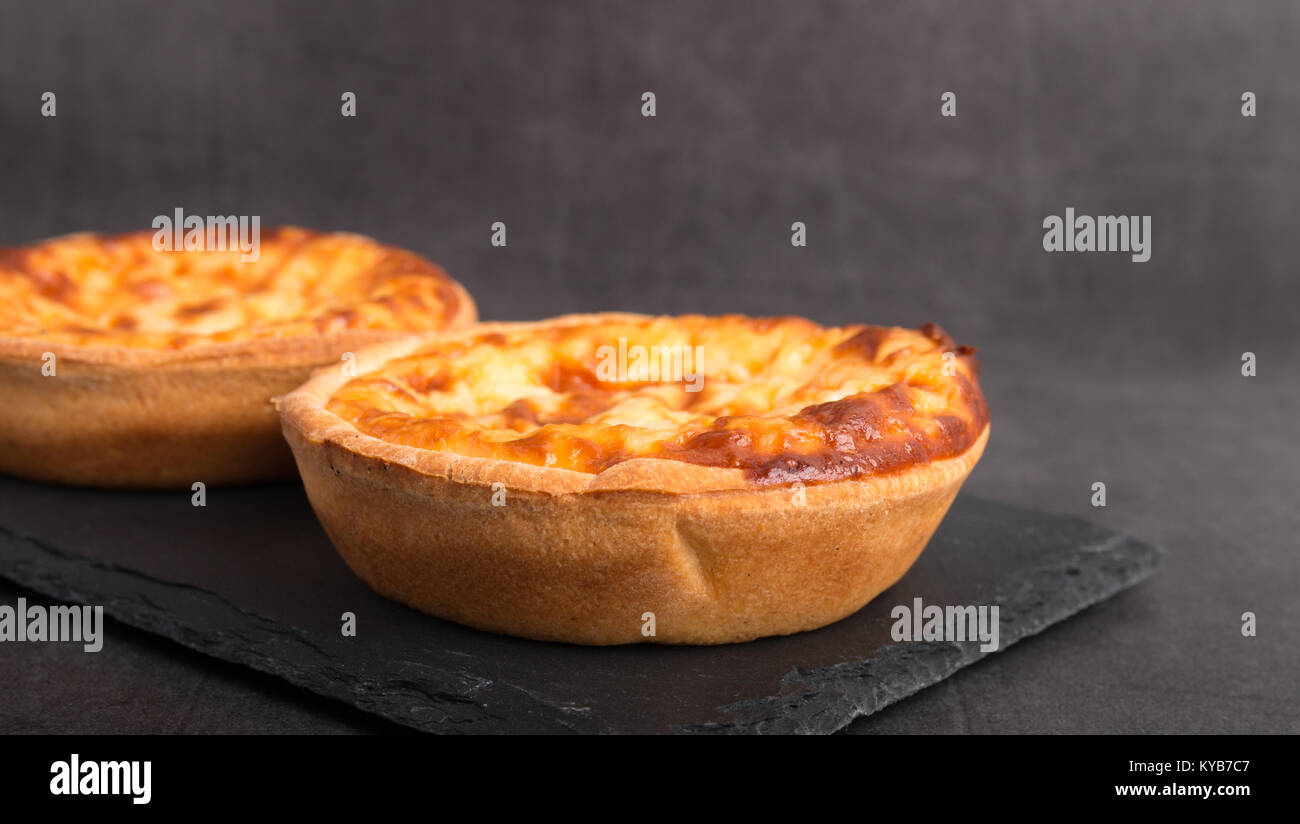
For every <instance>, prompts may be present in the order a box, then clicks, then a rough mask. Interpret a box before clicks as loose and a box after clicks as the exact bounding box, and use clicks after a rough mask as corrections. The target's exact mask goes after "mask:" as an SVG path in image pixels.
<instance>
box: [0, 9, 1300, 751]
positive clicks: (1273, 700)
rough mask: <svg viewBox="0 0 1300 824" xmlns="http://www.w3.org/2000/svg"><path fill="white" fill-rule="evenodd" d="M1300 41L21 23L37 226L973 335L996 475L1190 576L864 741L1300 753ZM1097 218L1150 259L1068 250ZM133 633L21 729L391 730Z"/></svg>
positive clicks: (8, 191) (745, 25) (287, 22)
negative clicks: (1070, 735)
mask: <svg viewBox="0 0 1300 824" xmlns="http://www.w3.org/2000/svg"><path fill="white" fill-rule="evenodd" d="M1298 42H1300V6H1297V5H1296V4H1294V3H1290V2H1284V1H1280V2H1252V3H1241V4H1229V3H1219V2H1205V1H1203V0H1197V1H1196V2H1185V1H1184V2H1173V1H1172V0H1170V1H1169V2H1091V3H1083V2H1076V3H1064V2H1037V3H1029V2H1023V3H1003V2H987V3H979V4H968V3H959V2H952V3H907V4H895V3H866V2H856V3H850V2H819V3H777V2H768V1H766V0H764V1H763V2H725V3H708V4H705V3H663V2H655V3H647V2H639V3H610V2H587V3H550V4H537V3H522V2H521V3H482V4H479V3H416V2H411V3H338V2H334V3H315V2H306V1H305V0H304V2H258V3H254V2H235V3H220V4H218V3H213V4H206V5H202V6H189V5H186V6H180V5H179V4H173V3H163V2H157V3H146V2H130V3H92V2H85V3H64V2H44V3H40V4H24V5H22V6H19V5H17V4H16V3H11V2H6V3H4V4H3V5H0V55H3V58H0V180H2V181H3V184H2V185H3V192H4V194H3V198H0V208H2V209H3V212H2V213H0V214H2V215H3V221H2V222H0V244H12V243H18V242H23V241H27V240H32V239H36V238H40V237H44V236H48V235H52V234H59V233H64V232H69V231H74V230H80V229H100V230H127V229H133V228H142V227H147V226H148V225H149V223H150V221H151V220H152V218H153V216H154V215H157V214H162V213H168V214H169V213H170V212H171V211H172V210H173V209H174V208H176V207H182V208H184V209H185V210H186V211H187V212H190V213H196V214H259V215H261V216H262V220H263V223H264V225H270V224H274V223H299V224H304V225H309V226H313V227H318V228H338V229H348V230H354V231H360V232H363V233H366V234H370V235H373V236H375V237H377V238H380V239H382V240H384V241H389V242H393V243H397V244H400V245H405V246H408V247H411V248H414V249H416V250H418V251H420V252H422V253H424V254H426V255H427V256H429V257H430V258H432V259H434V260H436V261H439V262H440V263H442V264H443V265H444V266H446V267H447V269H448V270H449V271H451V272H452V273H453V275H454V276H456V277H457V278H458V279H460V280H461V281H462V282H463V283H465V284H466V286H467V287H468V288H469V289H470V291H471V292H472V293H473V294H474V296H475V298H476V299H477V300H478V302H479V305H480V309H481V312H482V315H483V316H484V317H485V318H489V319H504V318H533V317H543V316H547V315H553V314H561V313H566V312H574V311H585V310H606V309H623V310H635V311H643V312H686V311H700V312H713V313H716V312H732V311H735V312H745V313H750V314H773V313H795V314H802V315H807V316H810V317H813V318H815V319H817V320H820V321H823V322H827V323H840V322H850V321H867V322H875V323H885V324H904V325H915V324H919V323H921V322H924V321H927V320H934V321H937V322H939V323H940V324H941V325H943V326H944V327H946V328H947V329H948V330H949V331H950V332H951V333H952V334H953V335H954V336H955V337H956V338H957V339H958V340H959V341H960V342H963V343H969V344H973V345H975V346H977V347H979V349H980V357H981V361H982V364H983V369H984V384H985V389H986V392H987V394H988V395H989V399H990V404H991V406H992V410H993V417H994V434H993V440H992V442H991V444H990V447H989V450H988V452H987V453H986V457H985V458H984V460H983V462H982V463H981V465H980V467H979V468H978V469H977V471H976V473H975V475H974V476H973V477H972V479H971V481H970V483H969V485H968V489H969V490H971V491H974V492H977V493H979V494H984V495H990V496H993V497H998V498H1002V499H1005V500H1009V501H1014V502H1017V503H1021V504H1025V505H1030V506H1038V507H1041V508H1045V509H1049V510H1054V511H1059V512H1066V513H1072V514H1077V515H1081V516H1084V517H1088V518H1091V519H1094V520H1096V521H1098V522H1100V523H1104V524H1106V525H1108V526H1111V527H1114V528H1118V529H1123V530H1126V531H1129V532H1131V533H1133V534H1135V535H1137V536H1139V537H1141V538H1144V539H1147V540H1151V541H1154V542H1157V543H1160V544H1162V545H1164V546H1165V547H1166V548H1167V549H1168V550H1169V558H1168V562H1167V566H1166V569H1165V570H1164V571H1163V572H1162V573H1161V574H1160V575H1159V576H1158V577H1157V578H1155V579H1152V580H1151V581H1149V582H1147V583H1145V584H1143V585H1141V586H1139V587H1138V588H1137V589H1135V590H1132V591H1130V592H1128V593H1125V594H1124V595H1122V596H1120V597H1118V598H1116V599H1114V600H1113V601H1111V602H1109V603H1107V604H1105V605H1102V606H1100V607H1098V608H1095V609H1093V610H1090V611H1089V612H1088V613H1086V614H1085V615H1083V616H1080V617H1079V618H1077V619H1075V620H1073V621H1071V622H1069V623H1068V624H1067V625H1063V626H1061V627H1058V628H1055V629H1053V630H1051V631H1049V632H1048V633H1046V634H1044V635H1043V636H1040V637H1038V638H1035V639H1032V640H1030V641H1028V642H1025V643H1023V644H1021V645H1019V646H1017V647H1015V648H1012V649H1010V650H1008V651H1007V652H1005V653H1004V654H1000V655H997V656H994V657H993V658H992V659H991V660H988V661H986V662H983V663H981V664H978V665H976V666H975V667H973V668H971V669H970V670H968V671H964V672H962V673H960V674H959V675H958V676H956V677H954V678H952V679H950V680H949V681H947V682H945V683H944V684H943V685H941V686H938V687H935V688H933V689H930V690H928V691H926V692H925V693H923V694H921V695H919V696H917V697H915V698H913V699H909V700H907V701H905V702H903V703H902V704H900V705H898V706H897V707H895V708H893V709H891V710H889V711H886V712H884V713H882V714H880V715H878V716H876V717H874V718H872V719H868V720H865V721H860V722H858V723H857V724H855V726H854V729H855V731H1059V730H1069V731H1093V730H1119V731H1139V730H1176V731H1193V730H1242V731H1251V730H1253V731H1267V730H1287V731H1292V732H1294V731H1300V705H1298V704H1297V701H1296V700H1295V697H1296V692H1295V687H1294V684H1295V683H1296V680H1297V677H1298V676H1300V660H1298V659H1300V656H1297V654H1296V652H1295V651H1296V649H1298V648H1300V643H1298V642H1300V638H1298V637H1297V636H1298V635H1300V632H1298V631H1297V626H1298V625H1300V607H1298V606H1297V601H1296V598H1295V594H1294V593H1295V588H1294V586H1295V583H1296V582H1297V580H1300V562H1298V561H1297V553H1296V545H1295V535H1296V534H1297V533H1298V532H1300V516H1297V508H1296V506H1295V503H1296V491H1295V490H1296V488H1297V482H1298V481H1300V446H1298V445H1297V440H1296V437H1295V423H1294V420H1295V415H1296V412H1297V409H1298V408H1300V377H1297V375H1298V374H1300V372H1298V371H1297V369H1296V367H1295V363H1296V357H1297V356H1298V355H1300V352H1298V351H1297V342H1296V339H1295V336H1294V335H1293V332H1294V330H1295V328H1296V321H1295V315H1294V313H1295V310H1296V307H1297V305H1300V278H1297V277H1296V274H1295V271H1294V269H1295V265H1294V263H1293V261H1294V260H1295V259H1296V258H1297V253H1300V232H1298V231H1296V229H1295V228H1294V227H1293V226H1292V225H1291V224H1292V221H1294V220H1295V216H1296V210H1295V208H1294V207H1295V204H1296V198H1297V196H1298V195H1297V192H1298V187H1297V183H1298V182H1300V174H1298V172H1300V139H1298V137H1300V90H1298V89H1297V85H1296V78H1297V77H1300V48H1297V43H1298ZM1247 90H1250V91H1253V92H1254V93H1255V94H1256V95H1257V98H1258V116H1257V117H1254V118H1245V117H1242V116H1241V111H1240V110H1241V105H1242V104H1241V95H1242V93H1243V92H1244V91H1247ZM45 91H53V92H55V93H56V95H57V106H58V109H57V111H58V114H57V117H55V118H44V117H41V116H40V101H41V94H42V93H43V92H45ZM344 91H353V92H355V93H356V94H357V97H358V116H357V117H356V118H344V117H341V116H340V112H339V107H340V95H341V94H342V93H343V92H344ZM645 91H653V92H654V93H655V94H656V95H657V116H656V117H654V118H644V117H642V116H641V94H642V93H643V92H645ZM946 91H952V92H954V93H955V94H956V95H957V112H958V114H957V117H955V118H943V117H941V116H940V113H939V108H940V99H939V98H940V95H941V94H942V93H943V92H946ZM1068 206H1073V207H1075V208H1076V209H1078V210H1079V211H1080V213H1088V214H1125V215H1128V214H1136V215H1150V216H1151V217H1152V224H1153V244H1152V248H1153V254H1152V258H1151V260H1150V261H1149V262H1147V263H1133V262H1131V261H1130V260H1129V259H1128V257H1127V256H1125V255H1113V254H1092V255H1079V254H1073V255H1072V254H1064V253H1062V254H1048V253H1046V252H1044V251H1043V249H1042V233H1043V230H1042V228H1041V225H1042V221H1043V218H1044V217H1045V216H1047V215H1050V214H1061V213H1063V211H1064V209H1065V208H1066V207H1068ZM796 220H798V221H803V222H805V223H806V224H807V227H808V245H807V247H806V248H794V247H792V246H791V244H790V224H791V223H792V222H793V221H796ZM494 221H503V222H505V223H506V224H507V226H508V238H509V245H508V246H507V247H506V248H493V247H492V246H491V245H490V244H489V227H490V225H491V224H492V223H493V222H494ZM1244 351H1253V352H1255V353H1256V354H1257V356H1258V358H1259V375H1258V376H1257V377H1255V378H1244V377H1242V376H1241V375H1240V371H1239V369H1240V359H1241V355H1242V353H1243V352H1244ZM1098 480H1100V481H1104V482H1106V483H1107V484H1108V487H1109V502H1108V503H1109V505H1108V506H1107V508H1106V509H1094V508H1093V507H1092V506H1090V504H1089V495H1090V486H1091V484H1092V483H1093V482H1094V481H1098ZM17 594H18V593H17V591H16V590H13V589H12V588H11V587H9V586H8V585H3V586H0V601H5V602H10V603H12V601H13V600H14V598H16V597H17ZM1247 610H1251V611H1255V612H1256V613H1257V614H1258V616H1259V618H1258V620H1259V635H1258V637H1255V638H1243V637H1242V636H1241V633H1240V629H1239V627H1240V617H1241V613H1242V612H1244V611H1247ZM113 650H114V652H113V653H112V654H110V653H109V652H105V653H104V654H101V655H98V656H82V655H79V654H76V653H73V652H71V651H66V650H63V649H60V648H54V647H50V648H47V649H42V650H35V649H33V648H30V645H27V646H25V647H23V648H18V647H17V646H16V645H9V647H8V648H6V647H0V669H3V670H4V671H6V672H18V673H21V676H20V677H19V680H18V682H17V683H13V682H11V681H9V680H5V681H4V682H3V683H0V731H17V730H41V729H67V730H80V729H90V730H115V731H116V730H121V731H143V730H254V729H267V730H280V729H302V730H349V729H376V728H382V726H383V725H382V724H378V722H374V721H371V720H369V719H367V718H365V717H364V716H361V715H359V714H354V713H351V712H349V711H346V710H343V709H341V708H337V707H335V706H334V705H332V704H330V703H328V702H323V701H319V700H316V699H312V698H310V697H305V696H302V695H301V694H300V693H298V692H296V691H294V690H291V689H289V688H287V687H282V686H280V685H278V684H276V683H274V682H273V681H271V680H270V679H265V678H262V677H260V676H255V675H251V674H245V673H242V672H240V671H238V670H237V669H235V668H232V667H226V666H224V665H216V664H212V663H210V662H208V661H205V660H203V659H201V658H198V657H197V656H192V655H190V654H188V653H185V652H183V651H181V650H178V649H174V648H172V647H170V646H168V645H165V644H160V643H158V642H155V641H151V640H149V639H146V638H143V637H142V636H140V635H138V634H135V633H130V632H128V631H126V630H124V629H123V630H120V640H116V639H115V641H114V644H113Z"/></svg>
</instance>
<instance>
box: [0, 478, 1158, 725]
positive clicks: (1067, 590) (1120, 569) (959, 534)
mask: <svg viewBox="0 0 1300 824" xmlns="http://www.w3.org/2000/svg"><path fill="white" fill-rule="evenodd" d="M1160 555H1161V553H1160V551H1159V550H1158V549H1156V548H1154V547H1152V546H1150V545H1147V544H1144V543H1142V542H1140V541H1137V540H1136V539H1133V538H1130V537H1127V536H1124V535H1120V534H1117V533H1114V532H1111V531H1109V530H1105V529H1103V528H1100V527H1097V526H1094V525H1091V524H1088V523H1086V522H1084V521H1080V520H1078V519H1074V518H1067V517H1062V516H1055V515H1048V514H1044V513H1039V512H1033V511H1030V510H1025V509H1021V508H1018V507H1012V506H1009V505H1006V504H1001V503H995V502H992V501H988V500H984V499H980V498H976V497H972V496H968V495H964V496H961V497H960V498H959V499H958V501H957V502H956V504H955V505H954V507H953V509H952V511H951V512H950V513H949V516H948V518H947V519H946V520H945V522H944V524H943V525H942V526H941V527H940V529H939V532H938V533H937V534H936V536H935V538H934V540H933V541H932V542H931V544H930V546H929V547H928V548H927V550H926V552H925V553H924V554H923V555H922V558H921V560H920V561H919V562H918V563H917V565H916V566H915V567H914V568H913V569H912V571H911V572H910V573H909V574H908V575H907V576H906V577H905V578H904V579H903V580H902V581H901V582H899V584H897V585H896V586H894V587H893V588H891V589H890V590H889V591H887V592H885V593H884V594H882V595H881V596H880V597H879V598H877V599H876V600H875V601H874V602H872V603H871V604H869V605H868V606H867V607H866V608H865V609H863V610H862V611H861V612H859V613H858V614H856V615H854V616H852V617H851V618H849V619H846V620H845V621H842V622H840V623H838V624H835V625H833V626H831V627H827V628H825V629H822V630H819V631H817V632H812V633H804V634H801V635H796V636H792V637H788V638H774V639H764V640H761V641H757V642H754V643H750V644H742V645H733V646H726V647H710V648H665V647H626V648H624V647H620V648H603V649H589V648H582V647H573V646H567V645H562V644H548V643H538V642H530V641H523V640H518V639H512V638H506V637H502V636H495V635H491V634H487V633H482V632H478V631H475V630H471V629H466V628H463V627H459V626H456V625H454V624H450V623H447V622H444V621H440V620H438V619H434V618H430V617H427V616H425V615H422V614H420V613H418V612H415V611H413V610H410V609H407V608H405V607H402V606H399V605H397V604H393V603H390V602H388V601H386V600H384V599H382V598H380V597H378V596H376V595H374V594H373V593H371V592H370V591H369V589H367V588H366V587H365V586H364V585H363V584H361V583H360V582H359V581H358V580H357V579H355V578H354V577H353V576H352V575H351V574H350V572H349V571H348V570H347V568H346V567H345V566H344V565H343V563H342V561H340V560H339V559H338V557H337V555H336V554H335V553H334V551H333V549H332V547H331V546H330V544H329V542H328V540H327V539H326V538H325V536H324V533H323V532H322V531H321V530H320V528H319V526H318V525H317V523H316V521H315V518H314V516H313V515H312V513H311V509H310V507H309V506H308V504H307V502H306V498H305V496H304V495H303V493H302V490H301V488H300V487H298V486H296V485H289V484H286V485H281V486H269V487H256V488H252V487H250V488H244V489H234V490H211V491H210V492H209V497H208V503H207V506H206V507H203V508H196V507H193V506H192V505H191V504H190V499H189V494H188V493H109V492H98V491H92V490H71V489H61V488H54V487H45V486H40V485H34V484H26V483H22V482H19V481H15V480H11V479H0V574H2V575H3V576H4V577H7V578H9V579H11V580H13V581H15V582H17V583H20V584H22V585H24V586H26V587H30V588H31V589H33V590H35V591H37V592H40V593H43V594H45V595H47V596H49V597H50V598H57V599H64V600H71V601H77V602H81V603H92V604H103V605H104V607H105V611H106V613H107V614H108V615H109V616H111V617H113V618H115V619H117V620H118V621H121V622H124V623H126V624H129V625H131V626H134V627H138V628H140V629H144V630H146V631H149V632H153V633H157V634H159V635H162V636H164V637H166V638H170V639H172V640H174V641H177V642H179V643H181V644H183V645H185V646H187V647H191V648H193V649H196V650H199V651H200V652H203V653H206V654H208V655H213V656H216V657H218V658H222V659H225V660H228V661H233V662H236V663H240V664H244V665H246V666H250V667H253V668H254V669H257V670H261V671H263V672H268V673H271V674H274V675H277V676H279V677H282V678H284V679H286V680H288V681H290V682H292V683H294V684H298V685H300V686H302V687H305V688H307V689H309V690H312V691H313V692H316V693H319V694H321V695H325V696H329V697H332V698H337V699H339V700H342V701H346V702H348V703H350V704H353V705H355V706H357V707H359V708H361V709H363V710H366V711H369V712H373V713H376V714H378V715H381V716H383V717H386V718H389V719H391V720H393V721H396V722H398V723H401V724H405V725H408V726H411V727H414V728H417V729H422V730H429V731H483V732H503V731H576V732H610V731H620V732H670V731H692V732H832V731H834V730H837V729H840V728H841V727H843V726H844V725H846V724H847V723H848V722H849V721H851V720H852V719H853V718H855V717H857V716H860V715H866V714H870V713H872V712H875V711H876V710H878V709H880V708H882V707H885V706H888V705H889V704H891V703H893V702H894V701H897V700H899V699H901V698H903V697H906V696H908V695H911V694H912V693H914V692H916V691H918V690H920V689H923V688H924V687H926V686H928V685H930V684H933V683H935V682H937V681H939V680H941V679H943V678H945V677H946V676H948V675H950V674H951V673H953V672H955V671H956V670H957V669H959V668H961V667H963V666H965V665H967V664H970V663H972V662H973V661H975V660H978V659H979V658H981V657H983V653H981V652H980V651H979V649H978V644H977V643H975V642H967V643H894V642H893V641H892V640H891V638H890V627H891V625H892V619H891V618H890V615H889V613H890V610H891V609H892V607H893V606H894V605H896V604H900V603H901V604H911V603H912V599H913V598H914V597H920V598H922V599H923V601H924V602H925V603H926V604H939V605H946V604H998V605H1000V607H1001V645H1002V648H1003V649H1005V648H1006V647H1007V646H1008V645H1010V644H1012V643H1014V642H1015V641H1016V640H1018V639H1020V638H1023V637H1025V636H1028V635H1032V634H1034V633H1037V632H1039V631H1040V630H1042V629H1043V628H1045V627H1047V626H1049V625H1051V624H1053V623H1055V622H1057V621H1060V620H1062V619H1063V618H1065V617H1068V616H1069V615H1071V614H1073V613H1075V612H1077V611H1079V610H1080V609H1083V608H1084V607H1086V606H1088V605H1090V604H1093V603H1096V602H1098V601H1100V600H1103V599H1105V598H1107V597H1109V596H1110V595H1112V594H1114V593H1115V592H1117V591H1119V590H1121V589H1124V588H1125V587H1128V586H1131V585H1132V584H1134V583H1136V582H1137V581H1140V580H1141V579H1142V578H1144V577H1146V576H1147V575H1149V574H1150V573H1151V572H1152V571H1154V569H1155V568H1156V567H1157V565H1158V563H1159V560H1160ZM344 611H351V612H354V613H356V615H357V623H358V635H357V637H355V638H344V637H342V635H341V633H340V632H339V626H340V615H341V614H342V613H343V612H344ZM112 629H113V628H112V626H110V627H109V629H108V635H107V638H106V640H105V652H103V653H100V654H110V655H111V654H112V643H113V638H112Z"/></svg>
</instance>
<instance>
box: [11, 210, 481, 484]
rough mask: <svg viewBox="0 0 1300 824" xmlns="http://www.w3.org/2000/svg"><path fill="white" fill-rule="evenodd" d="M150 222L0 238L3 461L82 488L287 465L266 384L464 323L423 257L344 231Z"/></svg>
mask: <svg viewBox="0 0 1300 824" xmlns="http://www.w3.org/2000/svg"><path fill="white" fill-rule="evenodd" d="M153 237H154V233H152V232H138V233H133V234H126V235H119V236H113V237H107V236H101V235H94V234H80V235H69V236H66V237H60V238H54V239H52V240H47V241H43V242H40V243H35V244H31V245H28V246H22V247H18V248H13V249H5V250H0V395H2V396H3V398H4V402H3V403H2V404H0V471H3V472H8V473H12V474H15V475H20V476H23V477H27V478H33V479H37V480H43V481H55V482H61V483H72V484H88V485H96V486H131V487H173V486H190V485H191V484H193V483H194V482H203V483H206V484H231V483H241V482H248V481H259V480H265V479H272V478H281V477H292V475H293V463H292V459H291V456H290V454H289V451H288V449H287V448H286V447H285V445H284V442H283V439H282V438H281V436H280V432H279V423H278V420H277V418H276V415H275V410H274V409H273V408H272V407H271V404H270V399H271V397H272V396H273V395H278V394H282V393H284V392H286V391H288V390H290V389H292V388H293V387H294V386H296V385H298V384H300V383H301V382H302V381H303V380H305V379H306V378H307V376H308V375H309V374H310V372H311V370H312V369H313V368H314V367H317V366H321V365H322V364H326V363H331V362H337V361H339V360H340V359H341V358H342V357H344V356H345V353H349V352H352V351H354V350H356V349H358V348H361V347H362V346H365V345H367V344H373V343H376V342H380V341H385V340H392V339H394V338H397V337H402V336H407V335H410V334H412V333H416V332H427V331H430V330H440V329H453V328H459V327H463V326H466V325H468V324H470V323H472V322H473V321H474V319H475V317H476V313H475V308H474V303H473V301H472V300H471V299H470V297H469V295H468V294H467V293H466V292H465V290H464V289H463V288H461V286H460V285H459V284H457V283H456V282H455V281H453V280H451V279H450V278H449V277H447V275H446V274H445V273H444V272H443V271H442V270H441V269H439V268H438V267H437V266H435V265H433V264H432V263H429V262H428V261H426V260H424V259H423V258H421V257H419V256H418V255H415V254H413V253H411V252H407V251H404V250H402V249H397V248H394V247H391V246H385V245H382V244H379V243H376V242H375V241H373V240H370V239H368V238H364V237H360V236H357V235H349V234H322V233H318V232H313V231H308V230H304V229H295V228H284V229H276V230H270V231H268V232H264V233H262V236H261V242H260V257H259V258H258V259H257V260H256V261H250V262H243V261H241V253H240V252H239V251H238V250H236V251H229V252H227V251H211V252H207V251H202V252H200V251H182V252H167V251H156V250H155V248H154V245H153Z"/></svg>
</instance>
